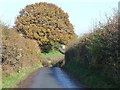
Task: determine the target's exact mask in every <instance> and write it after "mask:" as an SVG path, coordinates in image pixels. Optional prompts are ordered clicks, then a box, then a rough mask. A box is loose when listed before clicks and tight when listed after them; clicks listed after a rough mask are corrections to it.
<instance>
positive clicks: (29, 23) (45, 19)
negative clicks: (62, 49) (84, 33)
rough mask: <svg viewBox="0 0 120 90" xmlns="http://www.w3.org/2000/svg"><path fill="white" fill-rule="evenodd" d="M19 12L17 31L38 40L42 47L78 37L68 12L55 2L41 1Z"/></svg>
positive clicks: (64, 42)
mask: <svg viewBox="0 0 120 90" xmlns="http://www.w3.org/2000/svg"><path fill="white" fill-rule="evenodd" d="M19 13H20V15H19V16H18V17H17V19H16V22H15V27H16V29H17V31H19V32H21V33H23V35H24V36H25V37H28V38H31V39H35V40H37V41H38V43H39V45H40V46H41V48H45V47H47V45H48V47H49V46H50V45H54V44H55V43H60V44H67V43H68V41H69V40H71V39H72V38H75V37H76V34H75V33H74V29H73V25H72V24H71V23H70V21H69V19H68V17H69V16H68V14H67V13H65V12H64V11H63V10H62V9H61V8H59V7H57V6H56V5H54V4H51V3H46V2H40V3H35V4H31V5H27V6H26V7H25V8H24V9H22V10H21V11H20V12H19ZM48 47H47V48H48Z"/></svg>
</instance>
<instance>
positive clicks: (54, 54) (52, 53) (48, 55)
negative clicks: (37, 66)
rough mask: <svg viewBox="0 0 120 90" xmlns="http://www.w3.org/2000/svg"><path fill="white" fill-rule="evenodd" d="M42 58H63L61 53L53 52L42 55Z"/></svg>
mask: <svg viewBox="0 0 120 90" xmlns="http://www.w3.org/2000/svg"><path fill="white" fill-rule="evenodd" d="M41 56H42V57H44V58H52V57H59V56H63V54H61V53H60V52H59V51H51V52H49V53H41Z"/></svg>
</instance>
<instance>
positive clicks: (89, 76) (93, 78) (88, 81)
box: [63, 63, 117, 88]
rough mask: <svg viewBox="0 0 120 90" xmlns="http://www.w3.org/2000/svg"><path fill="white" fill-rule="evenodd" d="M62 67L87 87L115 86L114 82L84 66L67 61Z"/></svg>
mask: <svg viewBox="0 0 120 90" xmlns="http://www.w3.org/2000/svg"><path fill="white" fill-rule="evenodd" d="M63 68H64V69H65V70H67V71H68V72H70V73H71V74H72V75H73V76H74V77H75V78H76V79H77V80H78V81H80V82H81V83H83V85H85V86H87V87H88V88H117V86H116V84H115V82H112V81H110V80H109V81H108V80H106V78H105V77H103V76H101V75H99V74H96V73H94V71H91V70H89V69H87V68H85V67H84V66H80V65H77V64H76V65H75V64H71V63H67V64H66V65H65V66H64V67H63ZM100 73H101V72H100Z"/></svg>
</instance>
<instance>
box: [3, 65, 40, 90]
mask: <svg viewBox="0 0 120 90" xmlns="http://www.w3.org/2000/svg"><path fill="white" fill-rule="evenodd" d="M41 67H42V65H40V64H37V65H33V66H31V67H26V68H22V69H21V70H20V72H14V73H11V74H10V75H9V76H7V77H4V76H3V77H2V88H15V87H17V84H18V83H19V82H20V81H22V80H24V79H25V78H26V77H27V76H28V75H29V74H30V73H32V72H33V71H35V70H37V69H38V68H41Z"/></svg>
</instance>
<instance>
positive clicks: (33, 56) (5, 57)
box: [0, 25, 41, 75]
mask: <svg viewBox="0 0 120 90" xmlns="http://www.w3.org/2000/svg"><path fill="white" fill-rule="evenodd" d="M0 30H2V70H3V74H5V75H6V74H10V73H11V72H13V71H19V70H20V69H21V68H24V67H27V66H31V65H33V64H38V63H41V62H40V49H39V47H38V44H37V42H36V41H34V40H30V39H25V38H24V37H22V36H21V34H19V33H18V32H16V31H15V30H13V29H9V28H8V27H7V26H4V25H1V29H0Z"/></svg>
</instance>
